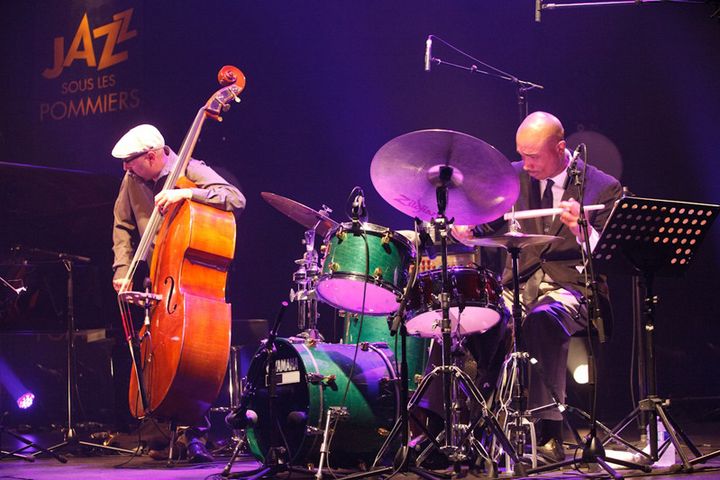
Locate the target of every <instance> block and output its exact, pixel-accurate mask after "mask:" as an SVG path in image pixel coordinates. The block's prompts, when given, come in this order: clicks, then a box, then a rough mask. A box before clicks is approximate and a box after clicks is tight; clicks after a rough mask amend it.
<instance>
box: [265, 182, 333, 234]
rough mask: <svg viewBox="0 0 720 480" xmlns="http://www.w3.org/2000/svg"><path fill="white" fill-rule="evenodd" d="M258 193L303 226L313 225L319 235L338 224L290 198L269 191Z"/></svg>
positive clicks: (309, 226)
mask: <svg viewBox="0 0 720 480" xmlns="http://www.w3.org/2000/svg"><path fill="white" fill-rule="evenodd" d="M260 195H261V196H262V198H263V199H264V200H265V201H266V202H268V203H269V204H270V205H271V206H273V207H275V209H276V210H278V211H279V212H280V213H283V214H285V215H287V216H288V217H290V218H291V219H293V220H295V221H296V222H297V223H299V224H300V225H302V226H303V227H305V228H313V227H315V233H316V234H317V235H319V236H321V237H324V236H325V235H326V234H327V233H328V232H329V231H330V230H332V229H334V228H335V227H337V226H338V225H339V224H338V223H337V222H336V221H335V220H333V219H331V218H330V217H328V216H326V215H324V214H323V213H321V212H318V211H317V210H313V209H312V208H310V207H306V206H305V205H303V204H302V203H300V202H296V201H295V200H290V199H289V198H286V197H282V196H280V195H277V194H275V193H270V192H261V193H260ZM316 225H317V226H316Z"/></svg>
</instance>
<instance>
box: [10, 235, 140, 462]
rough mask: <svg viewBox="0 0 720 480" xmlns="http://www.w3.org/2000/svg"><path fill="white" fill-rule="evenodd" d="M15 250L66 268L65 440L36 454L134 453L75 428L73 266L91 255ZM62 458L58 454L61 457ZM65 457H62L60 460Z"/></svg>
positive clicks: (39, 250) (36, 249) (88, 260)
mask: <svg viewBox="0 0 720 480" xmlns="http://www.w3.org/2000/svg"><path fill="white" fill-rule="evenodd" d="M13 250H14V251H15V252H20V253H23V254H25V255H29V256H30V257H32V258H40V259H42V261H43V262H48V263H55V262H58V263H61V264H62V265H63V267H64V268H65V271H66V272H67V277H66V278H67V282H66V283H67V291H66V293H67V303H66V317H67V357H66V359H67V377H66V378H67V383H66V388H67V391H66V400H67V426H66V429H65V433H64V438H63V441H62V442H60V443H58V444H57V445H53V446H51V447H48V448H46V449H41V450H38V451H37V452H35V453H33V454H32V455H33V456H37V455H40V454H43V453H46V454H47V453H49V454H51V455H53V456H54V457H56V458H58V457H61V456H59V455H57V454H56V453H55V451H56V450H61V449H64V448H68V447H78V446H83V447H92V448H98V449H102V450H107V451H111V452H116V453H127V454H135V453H137V452H135V451H133V450H128V449H125V448H119V447H113V446H111V445H104V444H99V443H93V442H86V441H83V440H80V438H79V437H78V435H77V433H76V431H75V424H74V419H73V413H74V404H75V395H74V394H75V392H76V389H77V375H76V371H75V365H76V361H75V359H76V352H75V335H76V333H75V293H74V290H75V281H74V275H73V273H74V270H75V264H77V263H83V264H88V263H90V261H91V259H90V258H88V257H84V256H80V255H72V254H69V253H63V252H54V251H49V250H42V249H39V248H28V247H22V246H17V247H15V248H14V249H13ZM59 459H60V458H58V460H59ZM61 461H62V460H61Z"/></svg>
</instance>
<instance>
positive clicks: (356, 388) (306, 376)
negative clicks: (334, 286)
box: [247, 338, 399, 467]
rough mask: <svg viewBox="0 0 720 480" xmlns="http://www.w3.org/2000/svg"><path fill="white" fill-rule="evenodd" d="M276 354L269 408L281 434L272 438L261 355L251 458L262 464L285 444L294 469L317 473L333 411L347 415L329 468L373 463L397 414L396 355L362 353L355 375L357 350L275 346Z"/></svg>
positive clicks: (371, 349) (372, 349) (255, 364)
mask: <svg viewBox="0 0 720 480" xmlns="http://www.w3.org/2000/svg"><path fill="white" fill-rule="evenodd" d="M296 340H297V341H296ZM275 347H276V353H275V357H274V362H275V368H276V375H275V376H276V387H275V393H276V399H275V401H274V402H273V405H272V408H273V409H274V415H275V418H276V420H277V424H278V425H279V430H280V431H278V429H275V431H274V432H273V430H272V422H271V420H270V408H271V406H270V404H269V395H268V378H267V365H266V364H267V361H266V359H267V354H266V353H264V351H263V350H260V351H259V352H258V355H256V356H255V358H254V359H253V361H252V363H251V364H250V367H249V370H248V378H253V375H254V372H256V371H258V369H260V371H261V372H263V373H265V374H264V375H262V374H261V375H260V378H261V380H260V381H259V382H258V383H259V385H257V386H256V387H255V394H254V396H253V398H252V400H251V401H250V409H251V410H253V411H254V412H255V413H256V414H257V424H256V425H254V426H253V427H252V428H249V429H248V430H247V436H248V443H249V445H250V449H251V451H252V453H253V454H254V455H255V456H256V457H257V458H260V459H264V458H266V456H267V454H268V451H269V449H270V447H272V446H273V445H276V446H278V445H283V440H282V439H283V438H284V439H285V445H286V446H287V449H288V450H289V451H288V458H289V459H290V462H291V464H306V463H313V464H315V465H317V464H318V461H319V458H320V454H319V451H320V445H321V444H322V437H323V433H324V429H325V423H326V416H327V415H328V409H329V408H330V407H339V406H344V407H346V408H347V412H348V415H347V416H346V417H344V418H341V419H340V420H339V421H338V422H337V423H336V424H335V428H334V434H333V435H332V436H331V438H332V441H331V442H330V448H329V451H330V453H329V465H332V466H333V467H339V466H352V467H356V466H358V465H359V464H361V463H365V464H368V463H371V462H372V461H373V459H374V458H375V455H376V454H377V452H378V450H380V447H381V446H382V444H383V442H384V441H385V439H386V438H387V436H388V434H389V433H390V430H391V429H392V427H393V425H394V423H395V420H396V419H397V417H398V414H399V410H398V409H399V388H398V387H399V385H398V379H397V376H396V374H395V370H394V368H393V361H394V359H393V355H392V352H391V351H390V350H389V349H388V348H387V347H381V346H375V345H367V346H366V347H367V348H362V349H358V351H357V362H356V364H355V366H354V367H353V357H354V355H355V346H354V345H340V344H329V343H316V344H312V343H305V342H304V341H302V340H301V339H281V338H278V339H277V340H276V341H275ZM348 383H349V388H347V387H348ZM346 388H347V395H346V394H345V391H346ZM333 423H334V422H331V427H332V424H333Z"/></svg>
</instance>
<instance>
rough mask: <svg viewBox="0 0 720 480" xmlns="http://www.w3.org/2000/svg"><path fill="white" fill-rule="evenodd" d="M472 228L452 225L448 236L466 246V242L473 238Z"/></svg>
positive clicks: (470, 226) (471, 226)
mask: <svg viewBox="0 0 720 480" xmlns="http://www.w3.org/2000/svg"><path fill="white" fill-rule="evenodd" d="M474 228H475V227H474V226H473V225H453V226H452V230H450V236H452V237H453V238H454V239H455V240H457V241H458V242H460V243H462V244H465V245H468V243H466V242H468V241H470V240H472V239H474V238H475V234H474V233H473V229H474Z"/></svg>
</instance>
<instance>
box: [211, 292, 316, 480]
mask: <svg viewBox="0 0 720 480" xmlns="http://www.w3.org/2000/svg"><path fill="white" fill-rule="evenodd" d="M287 306H288V303H287V302H282V304H281V306H280V311H279V312H278V315H277V317H276V318H275V324H274V325H273V327H272V328H271V329H270V332H269V333H268V338H267V339H266V340H265V344H264V345H263V347H262V348H261V349H260V350H258V352H257V353H256V354H255V357H254V358H253V361H252V362H251V366H252V365H254V364H255V361H257V360H258V359H259V358H262V357H265V359H264V361H263V362H261V364H260V365H258V368H257V369H256V370H254V371H249V372H248V376H247V378H248V383H247V385H246V387H245V389H244V390H243V396H242V399H241V401H240V405H239V406H238V407H237V408H235V409H234V410H233V411H232V412H230V413H229V414H228V415H227V417H225V422H226V423H227V424H228V425H230V426H233V427H252V426H254V422H255V421H256V420H251V418H250V416H249V415H248V407H249V405H250V400H251V399H252V398H253V396H254V395H255V393H256V391H257V388H258V384H259V382H261V381H262V379H263V375H264V374H265V373H266V372H267V379H268V418H267V419H266V420H267V422H268V424H269V425H270V440H269V441H270V447H269V452H268V455H267V456H266V457H265V459H264V461H263V464H262V465H261V466H260V467H259V468H257V469H255V470H252V471H245V472H238V473H231V470H232V467H233V464H234V463H235V460H236V459H237V457H238V455H239V453H240V450H241V448H242V447H243V442H240V443H239V444H238V445H237V446H236V447H235V450H234V451H233V453H232V456H231V457H230V461H229V462H228V463H227V465H225V468H224V469H223V471H222V472H221V473H220V477H221V478H223V479H225V478H242V479H247V480H259V479H262V478H268V479H270V478H277V475H278V474H279V473H291V472H295V473H302V474H305V475H308V474H309V472H308V471H307V470H304V469H296V468H294V467H293V466H292V465H291V464H290V462H289V460H288V458H287V457H288V454H289V452H288V451H287V449H286V448H285V447H284V446H282V445H279V438H278V434H280V435H282V432H281V431H280V425H279V423H278V422H277V418H276V413H275V402H276V393H275V391H276V387H277V378H275V377H276V368H275V339H277V336H278V329H279V328H280V322H281V321H282V318H283V315H284V314H285V310H286V309H287ZM266 366H267V370H265V368H264V367H266Z"/></svg>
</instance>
